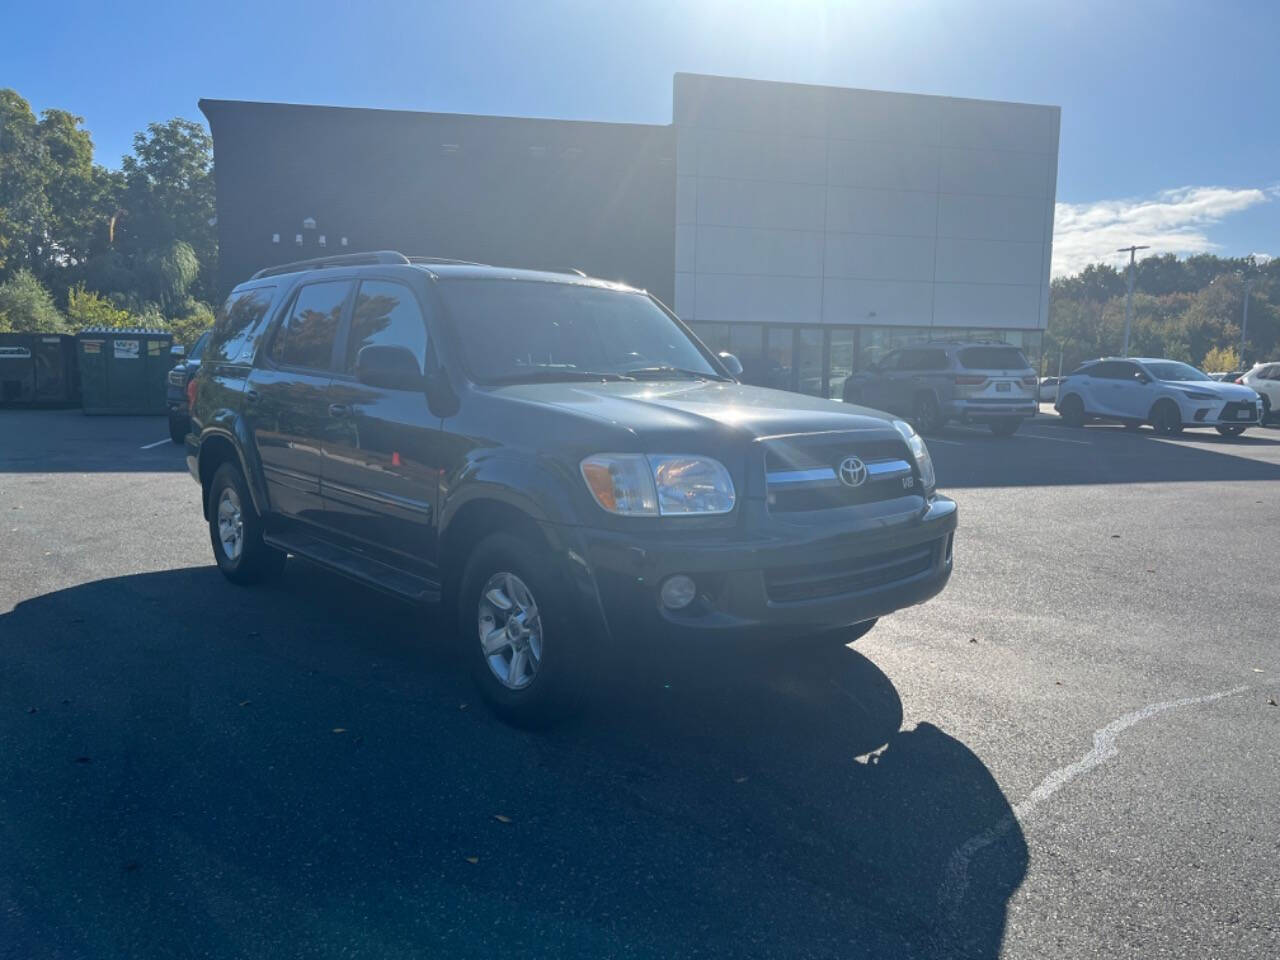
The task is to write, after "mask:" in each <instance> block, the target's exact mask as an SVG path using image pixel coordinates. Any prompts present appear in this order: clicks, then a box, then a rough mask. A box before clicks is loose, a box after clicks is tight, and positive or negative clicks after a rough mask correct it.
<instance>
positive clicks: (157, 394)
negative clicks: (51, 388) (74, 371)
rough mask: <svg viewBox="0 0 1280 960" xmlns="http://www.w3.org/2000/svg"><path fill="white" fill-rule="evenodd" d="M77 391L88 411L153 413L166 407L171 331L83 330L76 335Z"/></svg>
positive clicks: (158, 413) (95, 412)
mask: <svg viewBox="0 0 1280 960" xmlns="http://www.w3.org/2000/svg"><path fill="white" fill-rule="evenodd" d="M76 341H77V351H76V352H77V354H78V357H79V363H80V394H81V397H82V398H83V401H84V412H85V413H88V414H111V413H114V414H143V415H146V414H156V415H163V414H164V413H166V412H167V411H168V407H167V406H166V405H165V376H166V375H167V374H168V372H169V369H170V368H171V367H172V366H173V358H172V357H171V356H170V355H169V348H170V347H171V346H172V345H173V334H171V333H169V332H168V331H165V330H152V329H135V330H105V329H94V330H85V331H83V332H82V333H80V334H78V335H77V336H76Z"/></svg>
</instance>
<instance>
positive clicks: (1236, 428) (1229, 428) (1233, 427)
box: [1217, 423, 1245, 437]
mask: <svg viewBox="0 0 1280 960" xmlns="http://www.w3.org/2000/svg"><path fill="white" fill-rule="evenodd" d="M1217 431H1218V432H1219V433H1220V434H1222V435H1223V436H1224V437H1238V436H1240V434H1242V433H1244V431H1245V428H1244V427H1243V426H1240V425H1238V424H1234V423H1229V424H1226V425H1224V426H1221V427H1218V428H1217Z"/></svg>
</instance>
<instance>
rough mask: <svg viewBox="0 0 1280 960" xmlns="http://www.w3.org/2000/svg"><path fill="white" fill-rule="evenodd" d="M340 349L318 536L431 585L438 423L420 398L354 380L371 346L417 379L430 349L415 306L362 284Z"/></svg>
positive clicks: (399, 290) (401, 288) (399, 289)
mask: <svg viewBox="0 0 1280 960" xmlns="http://www.w3.org/2000/svg"><path fill="white" fill-rule="evenodd" d="M344 340H345V343H344V346H343V349H342V351H341V353H342V358H341V360H340V362H339V366H338V372H337V375H336V376H335V377H334V379H333V382H332V384H331V386H330V388H329V411H330V414H331V417H332V422H331V424H330V428H329V430H328V432H327V434H326V438H325V443H324V457H325V468H324V479H323V482H322V487H323V493H324V500H325V516H326V526H328V527H329V528H330V529H331V530H333V531H335V532H337V533H339V534H340V535H341V537H342V538H343V541H344V543H345V545H347V546H348V547H352V548H355V549H358V550H361V551H366V552H370V553H373V554H388V555H389V556H381V557H380V559H383V560H385V561H387V562H391V563H395V564H400V563H403V562H404V561H408V562H409V563H410V564H412V565H413V566H414V567H416V572H417V573H419V574H420V575H422V576H425V577H427V578H429V579H434V572H435V562H436V541H435V511H436V500H437V495H438V486H439V482H440V469H441V467H442V466H443V451H442V444H441V430H440V425H441V421H440V419H439V418H438V417H435V416H433V415H432V414H431V411H430V410H429V409H428V408H427V398H426V394H425V392H424V390H422V389H421V388H419V389H414V390H398V389H391V388H387V387H374V386H369V385H368V384H364V383H361V382H359V381H358V380H357V379H356V376H355V371H356V361H357V359H358V358H359V356H360V351H361V350H362V349H364V348H365V347H369V346H398V347H404V348H405V349H407V350H409V351H410V352H411V353H412V354H413V355H414V358H415V359H416V360H417V362H418V369H419V371H421V370H423V369H424V364H425V362H426V358H427V351H428V350H429V349H430V341H429V336H428V333H427V325H426V318H425V316H424V311H423V308H422V303H421V301H420V300H419V299H418V297H417V296H416V295H415V294H414V291H413V290H412V289H410V288H409V287H408V286H406V285H405V284H403V283H400V282H398V281H394V280H383V279H367V280H362V281H361V282H360V286H359V289H358V291H357V294H356V299H355V306H354V308H353V310H352V312H351V322H350V326H349V328H348V330H347V332H346V336H345V338H344Z"/></svg>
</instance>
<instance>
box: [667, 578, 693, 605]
mask: <svg viewBox="0 0 1280 960" xmlns="http://www.w3.org/2000/svg"><path fill="white" fill-rule="evenodd" d="M697 595H698V585H697V584H695V583H694V582H693V578H692V577H686V576H685V575H684V574H683V573H677V574H676V575H675V576H674V577H667V582H666V583H664V584H663V585H662V605H663V606H664V607H666V608H667V609H668V610H683V609H684V608H685V607H687V606H688V605H689V604H691V603H693V598H694V597H696V596H697Z"/></svg>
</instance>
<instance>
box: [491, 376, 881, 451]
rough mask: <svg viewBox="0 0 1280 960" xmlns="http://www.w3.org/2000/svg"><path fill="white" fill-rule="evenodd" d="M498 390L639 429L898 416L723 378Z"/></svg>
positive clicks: (843, 422) (774, 428)
mask: <svg viewBox="0 0 1280 960" xmlns="http://www.w3.org/2000/svg"><path fill="white" fill-rule="evenodd" d="M493 393H494V395H495V396H501V397H505V398H508V399H511V400H517V401H523V402H526V403H535V404H539V405H545V406H550V407H556V408H559V409H561V410H564V411H566V412H572V413H575V414H578V415H579V416H585V417H591V418H593V419H595V420H599V421H603V422H606V423H609V424H612V425H614V426H617V427H622V428H627V429H630V430H632V431H634V432H636V433H639V434H645V433H649V432H654V433H668V432H680V431H685V430H697V429H699V428H701V429H707V428H718V429H717V432H720V431H721V430H727V431H731V432H734V433H738V434H739V435H742V436H746V437H749V438H751V439H758V438H760V437H769V436H779V435H786V434H793V433H819V432H824V431H834V430H867V429H877V428H886V427H889V426H890V423H891V421H892V419H893V418H892V417H891V416H890V415H889V414H887V413H880V412H879V411H876V410H870V409H868V408H866V407H859V406H855V405H853V404H847V403H841V402H839V401H836V400H823V399H822V398H820V397H810V396H806V395H804V394H800V393H789V392H787V391H784V390H771V389H768V388H766V387H752V386H747V385H746V384H741V383H722V382H718V381H709V382H708V381H695V382H687V381H679V382H671V381H653V382H645V381H640V382H634V383H633V382H630V381H619V382H607V383H538V384H518V385H512V386H505V387H497V388H494V389H493Z"/></svg>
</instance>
